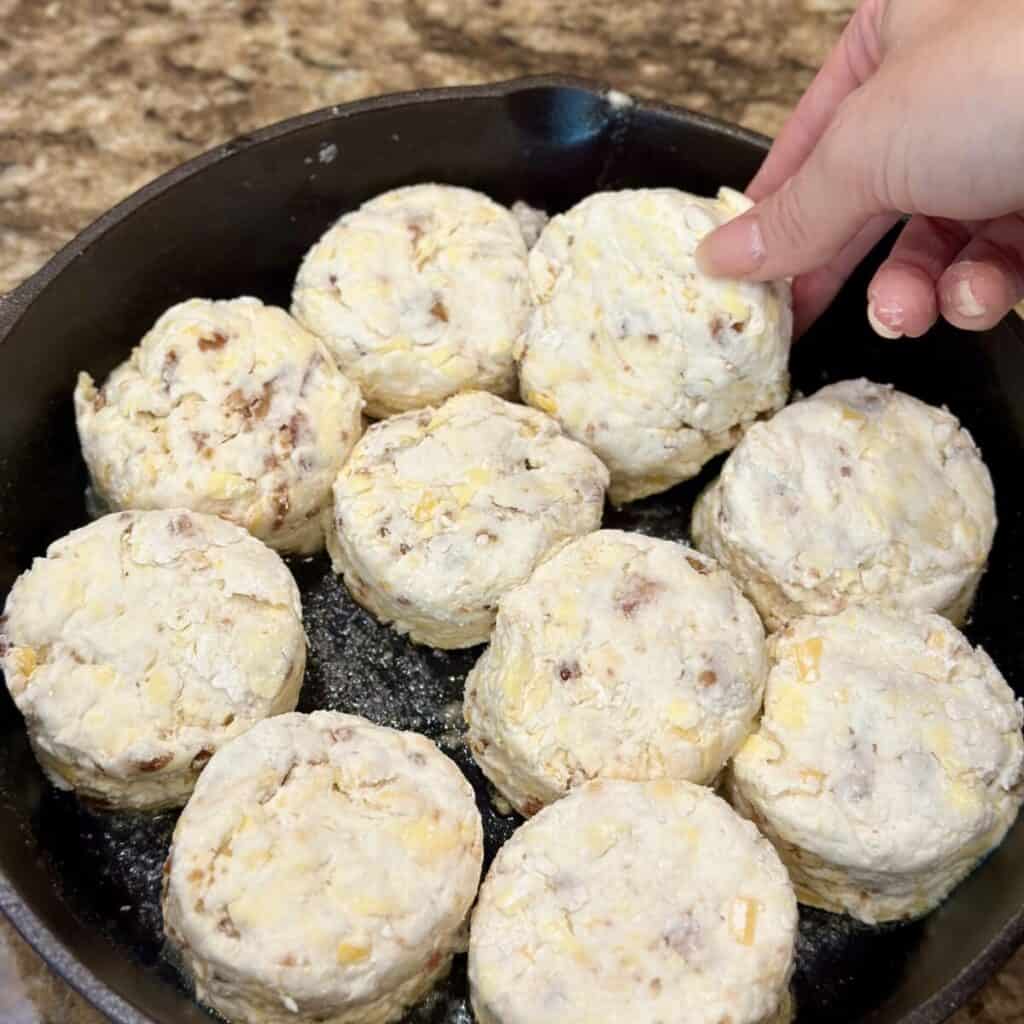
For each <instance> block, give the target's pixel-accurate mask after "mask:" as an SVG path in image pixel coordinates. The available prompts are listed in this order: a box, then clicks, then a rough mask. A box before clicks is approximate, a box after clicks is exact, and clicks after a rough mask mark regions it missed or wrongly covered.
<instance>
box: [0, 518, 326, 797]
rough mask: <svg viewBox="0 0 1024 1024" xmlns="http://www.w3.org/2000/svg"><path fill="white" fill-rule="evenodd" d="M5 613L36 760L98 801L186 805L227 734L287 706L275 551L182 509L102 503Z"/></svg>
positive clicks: (285, 624) (289, 658) (290, 601)
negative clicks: (99, 513)
mask: <svg viewBox="0 0 1024 1024" xmlns="http://www.w3.org/2000/svg"><path fill="white" fill-rule="evenodd" d="M2 621H3V624H2V627H0V650H2V651H3V658H2V660H3V670H4V675H5V677H6V680H7V686H8V689H9V690H10V692H11V695H12V697H13V698H14V702H15V704H17V706H18V708H19V710H20V711H21V713H22V714H23V715H24V716H25V721H26V724H27V726H28V734H29V739H30V740H31V741H32V747H33V749H34V751H35V754H36V757H37V758H38V760H39V763H40V764H41V765H42V767H43V770H44V771H45V772H46V774H47V775H48V776H49V778H50V779H51V781H52V782H53V783H54V784H55V785H56V786H58V787H60V788H62V789H74V790H76V791H77V793H78V794H79V795H80V796H83V797H86V798H88V799H90V800H92V801H94V802H96V803H98V804H100V805H102V806H105V807H124V808H135V809H153V808H159V807H174V806H180V805H181V804H183V803H184V802H185V801H186V800H187V799H188V795H189V793H190V792H191V791H192V787H193V785H194V784H195V781H196V778H197V777H198V775H199V773H200V771H202V769H203V766H204V765H205V764H206V762H207V761H208V760H209V759H210V756H211V755H212V754H213V753H214V752H215V751H216V750H218V749H219V748H220V747H221V746H222V745H223V744H224V743H226V742H227V741H228V740H230V739H232V738H234V737H235V736H238V735H240V734H241V733H243V732H245V731H246V730H247V729H249V728H251V727H252V726H253V725H254V724H255V723H256V722H258V721H260V720H262V719H264V718H266V717H268V716H270V715H277V714H281V713H282V712H285V711H291V710H292V708H294V707H295V704H296V701H297V700H298V695H299V687H300V686H301V684H302V675H303V670H304V667H305V661H306V638H305V635H304V633H303V630H302V609H301V606H300V603H299V591H298V588H297V587H296V585H295V581H294V580H293V579H292V576H291V573H290V572H289V571H288V568H287V567H286V566H285V564H284V563H283V562H282V561H281V559H280V557H279V556H278V555H276V554H275V553H274V552H273V551H271V550H270V549H269V548H268V547H266V546H265V545H264V544H261V543H260V542H259V541H258V540H256V539H255V538H254V537H251V536H249V534H247V533H246V532H245V531H244V530H242V529H241V528H240V527H237V526H234V525H232V524H231V523H227V522H225V521H224V520H222V519H218V518H216V517H215V516H206V515H201V514H199V513H195V512H189V511H186V510H185V509H172V510H169V511H151V512H118V513H112V514H111V515H108V516H105V517H104V518H102V519H99V520H97V521H96V522H94V523H91V524H90V525H89V526H85V527H82V528H81V529H80V530H75V531H74V532H72V533H69V534H68V535H67V536H66V537H63V538H62V539H61V540H58V541H56V542H54V543H53V544H51V545H50V547H49V549H48V550H47V553H46V557H45V558H37V559H36V560H35V561H34V562H33V564H32V568H31V569H29V570H28V571H27V572H25V573H23V574H22V575H21V576H20V577H19V578H18V580H17V582H16V583H15V584H14V587H13V588H12V590H11V593H10V595H9V597H8V599H7V606H6V609H5V612H4V617H3V620H2Z"/></svg>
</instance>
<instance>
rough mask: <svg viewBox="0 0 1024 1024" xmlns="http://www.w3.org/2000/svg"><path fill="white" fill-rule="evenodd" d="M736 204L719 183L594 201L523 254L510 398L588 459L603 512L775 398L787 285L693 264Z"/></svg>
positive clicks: (644, 489)
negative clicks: (605, 504)
mask: <svg viewBox="0 0 1024 1024" xmlns="http://www.w3.org/2000/svg"><path fill="white" fill-rule="evenodd" d="M748 206H749V203H748V201H747V200H746V199H745V198H744V197H743V196H741V195H740V194H739V193H737V192H732V191H731V190H729V189H722V190H721V191H720V192H719V196H718V199H717V200H715V199H703V198H699V197H697V196H691V195H688V194H687V193H685V192H679V191H676V190H674V189H646V190H639V191H626V192H606V193H599V194H597V195H594V196H591V197H590V198H588V199H585V200H584V201H583V202H582V203H580V204H579V205H578V206H576V207H574V208H573V209H572V210H570V211H569V212H568V213H566V214H563V215H561V216H558V217H555V218H554V219H553V220H552V221H551V223H550V224H548V226H547V227H546V228H545V230H544V232H543V234H542V235H541V238H540V241H539V242H538V243H537V244H536V246H534V248H533V250H532V251H531V253H530V260H529V264H530V285H531V290H532V294H533V299H534V302H535V304H536V307H537V311H536V313H535V315H534V317H533V319H532V321H531V325H530V330H529V332H528V335H527V337H526V339H525V342H524V343H523V344H522V345H521V346H520V349H519V352H518V359H519V363H520V387H521V391H522V395H523V398H524V400H525V401H527V402H529V403H530V404H531V405H534V406H536V407H537V408H538V409H543V410H544V411H545V412H548V413H550V414H551V415H552V416H554V417H556V418H557V419H558V420H559V421H560V422H561V423H562V424H563V426H564V427H565V428H566V430H567V431H568V432H569V433H570V434H571V435H572V436H573V437H575V438H577V440H580V441H583V442H584V443H586V444H587V445H589V446H590V447H591V448H592V449H593V450H594V451H595V452H596V453H597V454H598V455H599V456H600V457H601V459H602V460H603V461H604V463H605V465H607V466H608V469H609V470H610V471H611V477H612V481H611V490H610V497H611V499H612V501H613V502H615V503H616V504H619V503H621V502H625V501H632V500H633V499H635V498H642V497H644V496H645V495H648V494H656V493H657V492H659V491H664V490H666V489H667V488H669V487H671V486H672V485H673V484H676V483H678V482H679V481H681V480H687V479H689V478H690V477H692V476H695V475H696V474H697V473H698V472H699V471H700V468H701V467H702V466H703V465H704V463H705V462H707V461H708V460H709V459H710V458H712V456H714V455H716V454H717V453H718V452H721V451H725V450H727V449H729V448H731V447H732V446H733V445H735V444H736V442H737V441H738V440H739V438H740V437H741V436H742V434H743V431H744V430H745V429H746V427H747V426H748V425H749V424H750V423H751V422H752V421H753V420H754V419H755V418H757V417H758V416H762V415H765V414H769V413H772V412H774V411H775V410H776V409H778V408H780V407H781V406H782V405H783V403H784V402H785V400H786V393H787V390H788V384H789V378H788V373H787V369H786V367H787V361H788V356H789V343H790V336H791V334H792V322H793V318H792V312H791V300H790V291H789V286H788V284H786V283H784V282H780V283H777V284H748V283H739V282H730V281H719V280H713V279H711V278H708V277H706V276H705V275H704V274H702V273H701V272H700V270H699V269H698V268H697V263H696V259H695V256H694V252H695V250H696V247H697V244H698V243H699V242H700V240H701V239H702V238H703V237H704V235H706V234H707V233H708V232H710V231H711V230H712V229H713V228H715V227H717V226H718V225H719V224H722V223H724V222H725V221H727V220H729V219H731V218H732V217H733V216H735V215H736V214H738V213H740V212H742V211H743V210H745V209H746V208H747V207H748Z"/></svg>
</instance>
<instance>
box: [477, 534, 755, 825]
mask: <svg viewBox="0 0 1024 1024" xmlns="http://www.w3.org/2000/svg"><path fill="white" fill-rule="evenodd" d="M767 674H768V657H767V653H766V650H765V643H764V629H763V627H762V626H761V621H760V619H758V617H757V612H755V611H754V608H753V606H752V605H751V604H750V603H749V602H748V601H747V600H746V599H745V598H744V597H743V596H742V594H740V592H739V589H738V588H737V587H736V584H735V583H733V581H732V580H731V579H730V577H729V574H728V573H726V572H725V571H724V570H722V569H719V568H718V566H717V565H715V563H714V562H712V561H711V559H709V558H705V557H704V556H703V555H700V554H698V553H697V552H696V551H693V550H691V549H690V548H687V547H684V546H683V545H681V544H675V543H673V542H671V541H666V540H655V539H652V538H650V537H644V536H642V535H640V534H637V533H622V532H620V531H618V530H600V531H598V532H597V533H592V534H590V535H589V536H587V537H583V538H582V539H581V540H577V541H574V542H573V543H572V544H570V545H569V546H568V547H565V548H563V549H562V550H561V551H560V552H559V553H558V554H557V555H555V556H554V557H553V558H551V559H550V560H549V561H547V562H545V563H544V564H543V565H542V566H541V567H540V568H539V569H537V571H536V572H535V573H534V574H533V575H532V576H531V577H530V579H529V581H528V582H527V583H525V584H523V585H522V586H520V587H517V588H516V589H515V590H512V591H510V592H509V593H508V594H506V595H505V596H504V597H503V598H502V599H501V601H500V602H499V606H498V619H497V625H496V628H495V631H494V636H493V637H492V639H491V645H490V647H489V648H488V649H487V651H486V652H485V653H484V654H483V656H482V657H481V658H480V660H479V662H477V665H476V667H475V668H474V669H473V671H472V672H471V673H470V675H469V678H468V679H467V681H466V697H465V715H466V721H467V723H468V725H469V735H468V739H469V746H470V749H471V750H472V751H473V756H474V757H475V758H476V760H477V763H478V764H479V765H480V767H481V768H482V769H483V771H484V773H485V774H486V775H487V777H488V778H489V779H490V780H491V781H492V782H493V783H494V784H495V785H496V786H497V787H498V789H499V790H501V792H502V794H503V795H504V796H505V797H506V798H507V799H508V800H509V802H510V803H511V804H512V806H513V807H515V808H516V810H518V811H519V812H520V813H521V814H526V815H529V814H533V813H535V812H536V811H538V810H539V809H540V807H541V806H542V805H544V804H547V803H550V802H551V801H552V800H556V799H558V798H559V797H561V796H562V795H563V794H564V793H566V792H567V791H568V790H569V789H570V788H571V787H572V786H575V785H578V784H580V783H582V782H584V781H586V780H587V779H591V778H596V777H599V776H601V777H610V778H625V779H638V780H644V779H656V778H676V779H687V780H689V781H692V782H700V783H710V782H711V781H712V780H713V779H714V778H715V776H716V775H717V774H718V772H719V771H720V770H721V768H722V766H723V765H724V764H725V762H726V761H727V760H728V758H730V757H731V756H732V755H733V754H734V753H735V751H736V750H737V748H738V747H739V746H740V744H741V743H742V742H743V740H745V739H746V738H747V735H748V734H749V733H750V731H751V729H752V728H753V723H754V718H755V716H756V715H757V713H758V712H759V711H760V709H761V695H762V692H763V690H764V681H765V677H766V676H767Z"/></svg>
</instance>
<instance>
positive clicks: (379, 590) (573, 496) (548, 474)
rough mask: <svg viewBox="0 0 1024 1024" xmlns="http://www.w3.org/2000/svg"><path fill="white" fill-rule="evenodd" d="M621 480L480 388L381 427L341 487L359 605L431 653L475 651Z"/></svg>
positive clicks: (339, 537)
mask: <svg viewBox="0 0 1024 1024" xmlns="http://www.w3.org/2000/svg"><path fill="white" fill-rule="evenodd" d="M607 483H608V473H607V470H605V468H604V466H603V465H601V463H600V461H599V460H598V459H597V458H596V456H594V455H593V454H592V453H591V452H590V451H589V450H588V449H587V448H585V447H584V446H583V445H581V444H577V443H576V442H575V441H572V440H570V439H569V438H567V437H565V436H564V435H563V434H562V432H561V430H560V429H559V426H558V424H557V423H555V421H554V420H552V419H550V418H549V417H547V416H545V415H544V414H543V413H540V412H537V411H536V410H535V409H528V408H526V407H525V406H521V405H513V404H512V403H510V402H506V401H503V400H502V399H500V398H497V397H496V396H494V395H490V394H486V393H484V392H471V393H467V394H464V395H457V396H455V397H454V398H450V399H449V400H448V401H447V402H445V403H444V405H442V406H441V407H440V408H438V409H422V410H419V411H417V412H410V413H405V414H403V415H400V416H395V417H392V418H391V419H389V420H385V421H383V422H381V423H377V424H375V425H374V426H372V427H370V429H369V430H367V432H366V434H365V435H364V437H363V438H362V440H361V441H360V442H359V444H357V445H356V447H355V449H354V450H353V452H352V456H351V458H349V460H348V462H347V463H346V464H345V466H344V468H343V469H342V471H341V473H340V474H339V476H338V479H337V482H336V483H335V485H334V512H335V521H334V524H333V526H334V529H329V530H328V540H327V544H328V549H329V550H330V552H331V557H332V559H333V562H334V568H335V571H336V572H338V573H341V574H343V575H344V578H345V583H346V585H347V586H348V588H349V591H350V592H351V593H352V596H353V597H354V598H355V599H356V600H357V601H358V602H359V603H360V604H361V605H363V606H364V607H366V608H368V609H369V610H370V611H371V612H373V614H374V615H376V616H377V617H378V618H379V619H381V620H383V621H384V622H387V623H393V624H394V626H395V628H396V629H397V630H398V631H399V632H401V633H408V634H409V635H410V636H411V637H412V639H413V640H415V641H416V642H418V643H425V644H431V645H432V646H434V647H443V648H455V647H470V646H472V645H474V644H479V643H483V642H484V641H485V640H487V638H488V636H489V635H490V632H491V628H492V627H493V625H494V617H495V613H496V610H497V604H498V599H499V598H500V597H501V595H502V594H504V593H505V592H506V591H507V590H509V589H511V588H512V587H514V586H516V585H517V584H519V583H522V582H523V581H524V580H525V579H526V578H527V577H528V576H529V575H530V573H531V572H532V571H533V570H534V569H535V568H536V567H537V566H538V565H539V564H540V563H541V562H542V561H543V560H544V559H545V558H548V557H550V556H551V555H552V554H554V553H555V552H556V551H557V550H558V549H559V548H560V547H562V546H563V545H564V544H566V543H568V542H569V541H571V540H573V539H575V538H576V537H579V536H581V535H583V534H585V533H589V532H591V531H592V530H596V529H597V528H598V526H599V525H600V522H601V513H602V511H603V506H604V491H605V487H606V486H607Z"/></svg>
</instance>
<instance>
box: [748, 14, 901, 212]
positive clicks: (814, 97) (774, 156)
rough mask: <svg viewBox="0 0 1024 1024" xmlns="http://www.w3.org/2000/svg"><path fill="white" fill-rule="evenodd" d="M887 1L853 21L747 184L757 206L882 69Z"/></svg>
mask: <svg viewBox="0 0 1024 1024" xmlns="http://www.w3.org/2000/svg"><path fill="white" fill-rule="evenodd" d="M885 3H886V0H864V3H862V4H861V5H860V7H858V8H857V10H856V11H855V12H854V14H853V17H852V18H851V19H850V20H849V21H848V22H847V24H846V28H844V29H843V33H842V35H841V36H840V37H839V42H838V43H836V45H835V46H834V47H833V49H832V52H831V53H830V54H829V56H828V59H827V60H826V61H825V63H824V65H822V68H821V70H820V71H819V72H818V74H817V75H816V76H815V78H814V81H813V82H811V84H810V86H809V87H808V89H807V92H805V93H804V95H803V97H802V98H801V99H800V102H799V103H798V104H797V105H796V109H795V110H794V111H793V113H792V114H791V115H790V116H789V119H788V120H787V121H786V123H785V125H784V126H783V128H782V131H781V132H780V133H779V137H778V138H777V139H776V140H775V142H774V144H773V145H772V148H771V150H770V151H769V153H768V156H767V157H765V161H764V163H763V164H762V165H761V169H760V170H759V171H758V172H757V174H756V175H755V176H754V179H753V180H752V181H751V182H750V184H749V185H748V186H747V195H748V196H750V198H751V199H753V200H754V202H760V200H762V199H764V198H765V197H766V196H768V195H771V193H772V192H775V191H776V190H777V189H779V188H780V187H781V186H782V185H783V184H784V183H785V182H786V180H787V179H789V178H791V177H792V176H793V175H794V174H796V172H797V171H798V170H800V168H801V167H802V166H803V163H804V161H805V160H806V159H807V157H808V155H809V154H810V152H811V150H813V149H814V147H815V146H816V145H817V144H818V140H819V139H820V138H821V136H822V133H823V132H824V131H825V129H826V128H827V127H828V125H829V122H830V121H831V120H832V118H833V116H834V115H835V112H836V110H837V109H838V107H839V105H840V104H841V103H842V102H843V100H845V99H846V97H847V96H849V95H850V93H852V92H853V91H854V90H855V89H858V88H860V86H862V85H863V84H864V83H865V82H866V81H867V80H868V79H869V78H870V77H871V76H872V75H873V74H874V73H875V71H877V70H878V66H879V64H880V63H881V59H882V44H881V24H882V16H883V14H884V12H885Z"/></svg>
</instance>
